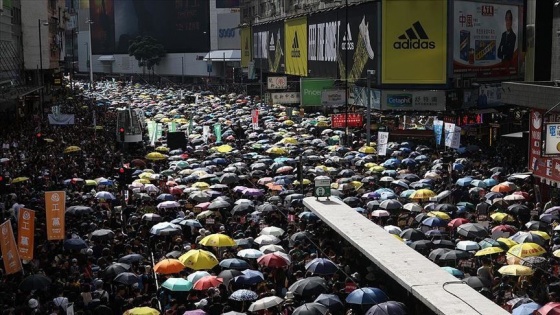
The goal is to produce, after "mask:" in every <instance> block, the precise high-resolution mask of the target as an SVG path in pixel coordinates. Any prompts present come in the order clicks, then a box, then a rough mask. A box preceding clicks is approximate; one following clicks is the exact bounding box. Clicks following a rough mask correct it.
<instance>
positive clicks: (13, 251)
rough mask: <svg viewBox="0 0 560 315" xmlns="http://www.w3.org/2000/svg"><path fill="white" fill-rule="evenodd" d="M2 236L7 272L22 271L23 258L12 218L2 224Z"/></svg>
mask: <svg viewBox="0 0 560 315" xmlns="http://www.w3.org/2000/svg"><path fill="white" fill-rule="evenodd" d="M0 238H1V242H2V260H3V261H4V270H5V271H6V274H8V275H9V274H12V273H16V272H18V271H20V270H21V269H22V268H21V260H20V258H19V253H18V249H17V246H16V240H15V238H14V231H13V230H12V224H11V223H10V220H7V221H6V222H4V223H2V224H1V225H0Z"/></svg>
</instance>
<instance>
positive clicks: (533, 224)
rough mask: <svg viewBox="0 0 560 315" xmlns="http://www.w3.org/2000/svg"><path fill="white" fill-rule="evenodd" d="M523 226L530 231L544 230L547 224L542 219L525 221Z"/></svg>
mask: <svg viewBox="0 0 560 315" xmlns="http://www.w3.org/2000/svg"><path fill="white" fill-rule="evenodd" d="M525 226H526V227H527V228H528V229H529V230H531V231H545V232H546V229H547V228H548V226H549V224H548V223H545V222H542V221H529V222H527V223H525Z"/></svg>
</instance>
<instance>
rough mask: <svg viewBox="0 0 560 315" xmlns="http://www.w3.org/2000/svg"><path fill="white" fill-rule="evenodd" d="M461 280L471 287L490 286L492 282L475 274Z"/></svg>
mask: <svg viewBox="0 0 560 315" xmlns="http://www.w3.org/2000/svg"><path fill="white" fill-rule="evenodd" d="M463 281H465V282H466V283H467V284H468V285H469V286H470V287H471V288H473V289H482V288H490V287H491V286H492V282H491V281H490V280H488V279H486V278H481V277H476V276H475V277H468V278H465V279H463Z"/></svg>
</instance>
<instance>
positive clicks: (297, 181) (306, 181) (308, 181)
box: [293, 178, 311, 186]
mask: <svg viewBox="0 0 560 315" xmlns="http://www.w3.org/2000/svg"><path fill="white" fill-rule="evenodd" d="M293 184H294V185H296V186H297V185H300V182H299V180H295V181H294V183H293ZM303 184H304V185H310V184H311V181H310V180H309V179H307V178H304V179H303Z"/></svg>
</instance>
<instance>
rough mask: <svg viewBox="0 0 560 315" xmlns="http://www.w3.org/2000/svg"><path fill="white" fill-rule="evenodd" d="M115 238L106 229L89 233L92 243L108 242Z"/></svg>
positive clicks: (111, 232)
mask: <svg viewBox="0 0 560 315" xmlns="http://www.w3.org/2000/svg"><path fill="white" fill-rule="evenodd" d="M114 237H115V233H114V232H113V231H111V230H108V229H100V230H95V231H93V232H92V233H91V240H92V241H103V240H110V239H113V238H114Z"/></svg>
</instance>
